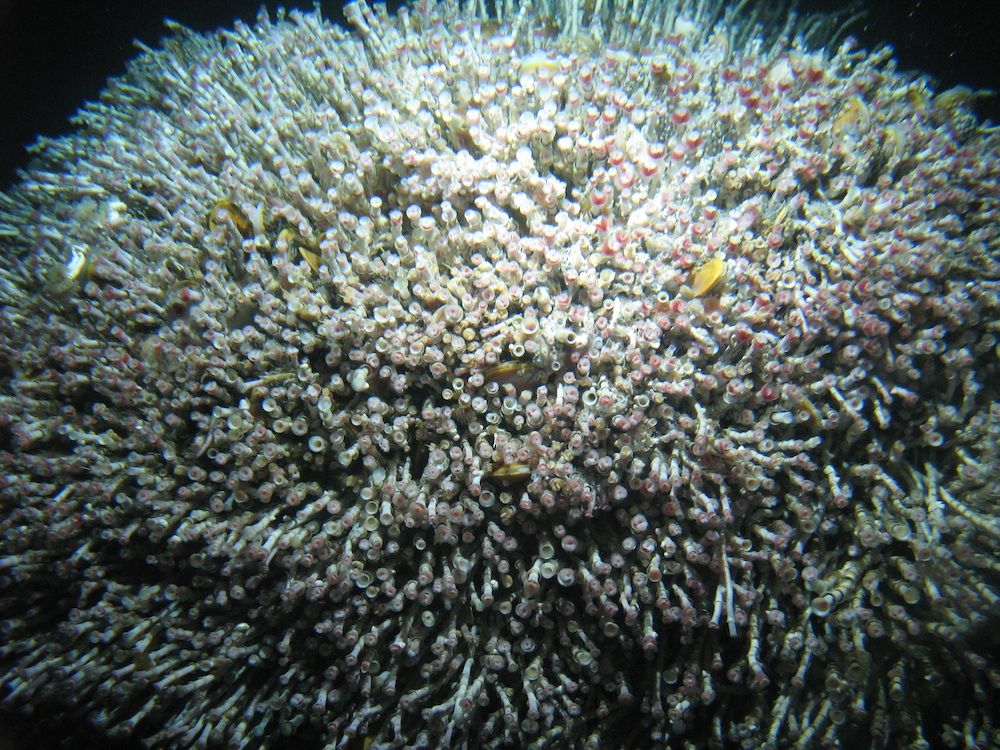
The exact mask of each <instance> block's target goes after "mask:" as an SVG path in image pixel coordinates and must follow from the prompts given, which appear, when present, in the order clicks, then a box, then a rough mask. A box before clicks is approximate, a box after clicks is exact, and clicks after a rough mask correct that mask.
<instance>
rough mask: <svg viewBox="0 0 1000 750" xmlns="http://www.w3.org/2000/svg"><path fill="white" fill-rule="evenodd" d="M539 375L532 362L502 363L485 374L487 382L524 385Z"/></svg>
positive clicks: (514, 361)
mask: <svg viewBox="0 0 1000 750" xmlns="http://www.w3.org/2000/svg"><path fill="white" fill-rule="evenodd" d="M537 373H538V368H537V367H536V366H535V365H534V364H532V363H531V362H522V361H519V360H513V361H510V362H500V363H499V364H495V365H493V366H492V367H490V368H488V369H486V370H485V371H484V372H483V377H484V378H486V380H487V381H492V382H494V383H500V384H501V385H502V384H503V383H514V384H517V383H523V382H527V381H530V380H531V379H532V378H533V377H534V376H535V375H536V374H537Z"/></svg>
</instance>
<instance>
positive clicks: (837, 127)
mask: <svg viewBox="0 0 1000 750" xmlns="http://www.w3.org/2000/svg"><path fill="white" fill-rule="evenodd" d="M871 120H872V114H871V108H870V107H869V106H868V105H867V104H866V103H865V101H864V100H863V99H862V98H861V97H860V96H852V97H850V98H849V99H848V100H847V101H846V102H844V105H843V106H842V107H841V108H840V112H839V113H838V114H837V116H836V117H835V118H834V120H833V132H834V133H836V134H837V135H846V134H851V135H856V136H860V135H863V134H864V133H866V132H868V129H869V128H870V127H871Z"/></svg>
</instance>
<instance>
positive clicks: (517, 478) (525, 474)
mask: <svg viewBox="0 0 1000 750" xmlns="http://www.w3.org/2000/svg"><path fill="white" fill-rule="evenodd" d="M488 476H489V478H490V479H492V480H494V481H497V482H501V483H502V484H521V483H523V482H527V481H528V479H529V478H530V477H531V467H530V466H528V464H522V463H513V464H504V465H503V466H498V467H496V468H495V469H493V470H492V471H491V472H490V473H489V474H488Z"/></svg>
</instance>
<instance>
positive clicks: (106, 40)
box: [0, 0, 1000, 189]
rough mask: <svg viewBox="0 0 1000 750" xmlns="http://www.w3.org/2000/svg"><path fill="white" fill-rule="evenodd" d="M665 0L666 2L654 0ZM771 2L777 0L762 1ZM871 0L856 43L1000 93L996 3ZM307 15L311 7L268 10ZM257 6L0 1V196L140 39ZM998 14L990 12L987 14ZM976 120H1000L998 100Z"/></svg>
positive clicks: (815, 3)
mask: <svg viewBox="0 0 1000 750" xmlns="http://www.w3.org/2000/svg"><path fill="white" fill-rule="evenodd" d="M655 1H663V0H655ZM764 1H765V2H770V1H773V0H764ZM988 1H989V0H872V1H871V2H867V3H857V5H859V6H860V7H864V8H867V9H868V17H867V20H865V21H862V22H859V23H857V24H855V26H854V27H853V32H852V33H853V34H854V36H856V37H858V38H859V39H860V40H861V41H862V42H863V43H864V44H865V46H867V47H873V46H875V45H877V44H878V43H879V42H881V41H885V42H889V43H890V44H892V45H893V47H894V48H895V50H896V55H897V59H898V60H899V63H900V67H902V68H903V69H915V70H922V71H924V72H926V73H928V74H930V75H931V76H932V77H933V78H935V79H936V80H938V81H939V82H940V84H941V86H942V88H947V87H949V86H953V85H955V84H957V83H966V84H968V85H970V86H972V87H976V88H1000V80H998V79H1000V33H998V27H997V23H996V15H995V14H996V13H997V12H998V11H1000V3H997V2H996V0H993V2H992V3H989V5H988V4H987V3H988ZM265 4H266V5H267V6H268V7H269V8H270V9H271V10H272V11H273V10H274V9H275V8H276V7H277V6H278V5H279V4H283V5H285V6H286V7H289V8H294V7H298V8H302V9H304V10H308V9H311V8H312V6H313V1H312V0H290V1H288V2H284V3H278V2H274V0H270V1H269V2H267V3H265ZM260 5H261V2H260V0H99V1H98V2H90V1H88V0H75V1H74V0H0V189H3V188H5V187H7V186H8V185H9V184H10V183H11V182H12V181H13V179H14V178H15V169H16V168H18V167H23V166H24V165H25V163H26V154H25V147H26V146H27V145H28V144H30V143H31V142H32V141H33V140H34V139H35V137H36V136H37V135H39V134H43V135H47V136H56V135H60V134H64V133H66V132H68V128H69V125H68V119H69V117H70V116H72V114H73V113H74V112H76V110H77V109H78V108H79V106H80V105H81V104H82V103H83V102H84V101H86V100H89V99H94V98H96V97H97V94H98V92H99V91H100V90H101V88H102V87H103V86H104V82H105V79H106V78H107V77H108V76H113V75H118V74H119V73H121V72H122V71H123V70H124V64H125V61H126V60H128V59H129V58H131V57H134V56H135V54H136V49H135V48H134V47H133V45H132V40H133V39H135V38H138V39H141V40H142V41H143V42H145V43H146V44H149V45H151V46H155V45H156V44H157V41H158V40H159V39H160V37H161V36H163V34H164V27H163V24H162V19H163V18H164V17H170V18H173V19H174V20H176V21H178V22H180V23H183V24H184V25H186V26H189V27H191V28H193V29H196V30H201V31H207V30H211V29H215V28H218V27H220V26H227V27H228V26H231V25H232V23H233V21H234V20H235V19H237V18H242V19H243V20H244V21H247V22H252V21H253V19H254V18H255V16H256V14H257V9H258V8H259V7H260ZM844 5H845V3H843V2H838V1H837V0H803V1H802V2H801V3H800V6H801V7H802V9H803V10H806V11H808V10H816V9H819V10H829V9H832V8H842V7H844ZM340 6H341V3H340V2H339V1H338V2H331V1H330V0H324V2H322V8H323V12H324V14H325V15H326V16H327V17H329V18H333V19H335V20H336V19H338V18H340V19H342V14H341V12H340ZM990 6H992V8H993V9H992V10H988V8H989V7H990ZM979 111H980V112H981V113H982V114H984V115H985V116H988V117H990V118H991V119H993V120H994V121H1000V99H998V98H997V97H994V98H992V99H990V100H987V101H986V102H983V103H981V104H980V106H979Z"/></svg>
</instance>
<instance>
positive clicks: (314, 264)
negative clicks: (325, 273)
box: [278, 229, 323, 273]
mask: <svg viewBox="0 0 1000 750" xmlns="http://www.w3.org/2000/svg"><path fill="white" fill-rule="evenodd" d="M278 242H279V243H282V242H283V243H285V245H286V246H287V247H291V246H293V245H294V246H295V247H296V248H297V249H298V251H299V257H300V258H302V260H304V261H305V262H306V263H308V264H309V268H311V269H312V272H313V273H317V272H318V271H319V264H320V263H322V262H323V259H322V258H321V257H320V255H319V253H317V252H315V251H314V250H310V249H309V248H308V247H303V245H304V244H305V243H304V242H303V240H302V238H301V237H300V236H299V233H298V232H296V231H295V230H294V229H282V230H281V231H280V232H279V233H278Z"/></svg>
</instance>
